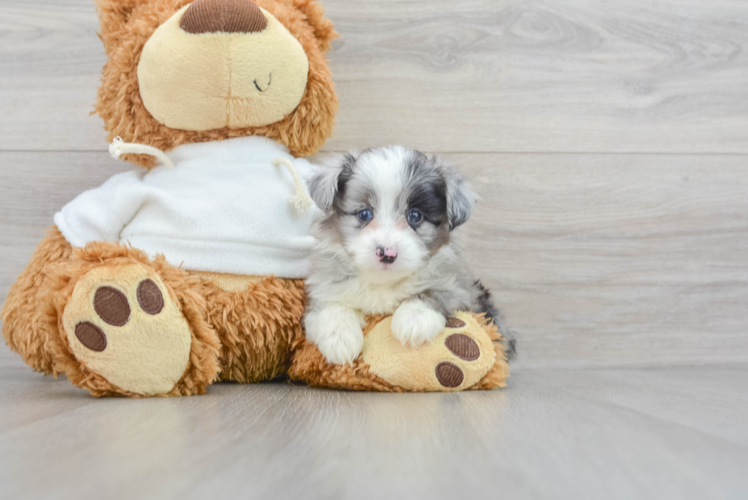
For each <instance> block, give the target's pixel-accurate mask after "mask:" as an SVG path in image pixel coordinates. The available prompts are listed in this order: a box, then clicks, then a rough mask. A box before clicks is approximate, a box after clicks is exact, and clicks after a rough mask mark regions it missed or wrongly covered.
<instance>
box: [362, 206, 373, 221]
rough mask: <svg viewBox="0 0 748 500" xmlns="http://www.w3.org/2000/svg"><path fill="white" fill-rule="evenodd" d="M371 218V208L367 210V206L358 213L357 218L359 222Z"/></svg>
mask: <svg viewBox="0 0 748 500" xmlns="http://www.w3.org/2000/svg"><path fill="white" fill-rule="evenodd" d="M373 218H374V214H373V213H371V210H369V209H368V208H365V209H363V210H361V211H360V212H359V213H358V220H360V221H361V222H369V221H370V220H371V219H373Z"/></svg>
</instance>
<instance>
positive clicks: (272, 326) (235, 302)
mask: <svg viewBox="0 0 748 500" xmlns="http://www.w3.org/2000/svg"><path fill="white" fill-rule="evenodd" d="M196 275H197V276H199V277H200V279H201V280H202V281H203V285H204V287H205V298H206V301H207V307H208V321H209V322H210V324H211V326H212V327H213V328H214V329H215V331H216V332H218V335H219V337H220V339H221V379H223V380H232V381H236V382H239V383H245V384H246V383H251V382H260V381H263V380H272V379H274V378H276V377H279V376H283V375H285V374H286V372H287V371H288V367H289V364H290V356H291V354H290V353H291V344H292V343H293V341H294V340H295V339H296V338H298V337H301V336H302V329H301V317H302V315H303V314H304V303H305V300H304V299H305V294H304V282H303V280H293V279H282V278H275V277H267V276H265V277H252V276H235V275H222V274H213V273H196Z"/></svg>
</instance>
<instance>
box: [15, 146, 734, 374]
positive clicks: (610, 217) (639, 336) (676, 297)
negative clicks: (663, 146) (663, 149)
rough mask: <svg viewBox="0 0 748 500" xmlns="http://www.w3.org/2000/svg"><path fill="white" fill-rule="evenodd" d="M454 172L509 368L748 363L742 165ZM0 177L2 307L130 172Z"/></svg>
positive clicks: (571, 165)
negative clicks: (64, 212)
mask: <svg viewBox="0 0 748 500" xmlns="http://www.w3.org/2000/svg"><path fill="white" fill-rule="evenodd" d="M448 157H449V158H450V159H451V160H453V161H455V162H456V163H457V164H459V165H460V166H461V167H462V169H463V170H464V171H465V173H466V174H467V175H468V176H469V177H470V178H472V179H473V182H474V184H475V186H476V188H477V190H478V192H479V194H480V195H481V196H482V198H483V201H482V202H481V203H480V204H479V206H478V209H477V210H476V213H475V214H474V216H473V218H472V219H471V220H470V221H469V222H468V224H467V226H466V227H467V229H468V230H469V232H470V235H471V254H472V265H473V268H474V270H475V273H476V276H478V277H480V278H481V279H482V280H483V281H484V283H485V284H486V285H487V286H489V287H490V288H491V289H492V290H493V291H494V295H495V298H496V301H497V302H498V304H499V305H500V306H501V307H502V309H503V310H504V312H505V314H506V317H507V319H508V322H509V324H510V325H511V326H513V327H514V328H515V329H516V330H517V331H518V333H519V336H520V352H521V355H520V358H519V360H518V365H519V366H524V367H531V368H542V367H590V366H662V365H673V364H687V365H698V364H707V363H721V362H748V307H746V304H748V260H746V258H745V256H746V255H748V196H746V193H748V175H747V174H748V164H746V158H745V157H742V156H732V155H725V156H719V155H709V156H703V155H700V156H699V155H697V156H689V155H684V156H678V155H597V154H587V155H574V154H570V155H532V154H520V155H517V154H457V155H449V156H448ZM0 164H2V165H9V166H12V167H13V168H3V169H0V214H2V215H1V217H2V219H0V223H1V224H2V226H3V231H2V233H0V234H2V238H0V245H2V251H3V253H4V256H5V259H4V260H5V265H4V266H3V268H2V270H0V299H3V298H4V297H5V293H7V289H8V287H9V286H10V284H11V283H12V282H13V281H14V280H15V278H16V276H17V275H18V273H20V271H21V270H22V269H23V267H24V266H25V265H26V263H27V261H28V259H29V257H30V255H31V252H32V251H33V249H34V247H35V245H36V244H37V243H38V241H39V240H40V239H41V237H42V235H43V233H44V230H45V229H46V227H47V226H48V225H49V224H51V221H52V215H53V214H54V212H55V211H57V210H59V208H60V207H61V206H63V205H64V204H65V203H66V202H67V201H69V200H70V199H72V198H74V197H75V196H76V195H77V194H78V193H80V192H82V191H84V190H86V189H90V188H92V187H95V186H97V185H99V184H101V183H102V182H103V181H104V180H105V179H106V178H108V177H109V176H110V175H113V174H114V173H117V172H120V171H122V170H125V169H127V168H129V167H128V166H127V164H125V163H122V162H115V161H114V160H112V159H111V158H110V157H109V156H108V155H107V154H105V153H2V152H0ZM66 172H67V173H68V174H67V175H66Z"/></svg>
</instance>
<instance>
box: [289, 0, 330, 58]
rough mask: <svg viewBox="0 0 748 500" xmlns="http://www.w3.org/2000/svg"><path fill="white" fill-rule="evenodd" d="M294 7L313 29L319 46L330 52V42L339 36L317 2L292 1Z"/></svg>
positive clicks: (315, 0) (309, 0) (310, 0)
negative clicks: (302, 14)
mask: <svg viewBox="0 0 748 500" xmlns="http://www.w3.org/2000/svg"><path fill="white" fill-rule="evenodd" d="M293 3H294V6H295V7H296V8H297V9H299V10H300V11H301V12H303V13H304V15H306V18H307V22H308V23H309V24H310V25H311V26H312V28H314V34H315V36H316V37H317V40H318V43H319V46H320V48H321V49H322V50H325V51H326V50H330V48H331V44H332V41H333V40H335V39H336V38H339V37H340V35H339V34H338V33H337V32H336V31H335V28H334V27H333V24H332V21H330V20H329V19H327V18H326V17H325V8H324V7H323V6H322V4H321V3H320V2H318V1H317V0H293Z"/></svg>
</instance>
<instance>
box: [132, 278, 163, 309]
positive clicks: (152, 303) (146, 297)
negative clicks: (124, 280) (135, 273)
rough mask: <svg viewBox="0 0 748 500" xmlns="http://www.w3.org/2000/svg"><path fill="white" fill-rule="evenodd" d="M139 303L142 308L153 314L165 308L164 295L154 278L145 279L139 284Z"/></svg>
mask: <svg viewBox="0 0 748 500" xmlns="http://www.w3.org/2000/svg"><path fill="white" fill-rule="evenodd" d="M138 303H139V304H140V308H141V309H143V310H144V311H145V312H147V313H148V314H150V315H151V316H155V315H156V314H158V313H160V312H161V310H162V309H163V308H164V296H163V295H162V294H161V290H159V289H158V285H156V283H155V282H154V281H153V280H145V281H142V282H141V283H140V285H138Z"/></svg>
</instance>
